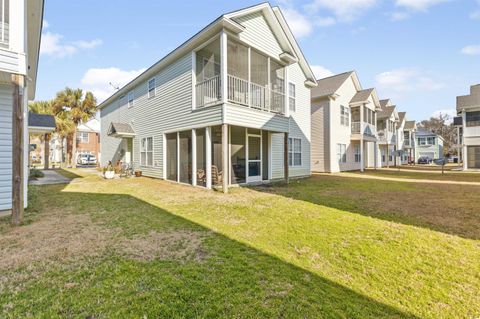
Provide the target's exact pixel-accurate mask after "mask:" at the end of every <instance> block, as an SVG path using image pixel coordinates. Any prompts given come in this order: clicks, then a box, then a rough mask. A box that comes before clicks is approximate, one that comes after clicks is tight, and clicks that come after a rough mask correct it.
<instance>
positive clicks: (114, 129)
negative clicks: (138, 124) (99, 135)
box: [108, 122, 135, 135]
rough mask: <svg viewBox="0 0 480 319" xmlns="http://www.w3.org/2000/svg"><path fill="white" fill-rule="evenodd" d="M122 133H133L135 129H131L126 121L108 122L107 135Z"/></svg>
mask: <svg viewBox="0 0 480 319" xmlns="http://www.w3.org/2000/svg"><path fill="white" fill-rule="evenodd" d="M115 134H118V135H122V134H128V135H133V134H135V131H134V130H133V128H132V126H131V125H130V124H128V123H113V122H112V124H110V128H109V130H108V135H115Z"/></svg>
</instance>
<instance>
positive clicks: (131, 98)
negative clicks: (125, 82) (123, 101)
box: [127, 90, 135, 108]
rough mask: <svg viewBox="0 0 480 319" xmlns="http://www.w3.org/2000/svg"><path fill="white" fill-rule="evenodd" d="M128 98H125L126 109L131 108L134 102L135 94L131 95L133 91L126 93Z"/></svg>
mask: <svg viewBox="0 0 480 319" xmlns="http://www.w3.org/2000/svg"><path fill="white" fill-rule="evenodd" d="M127 96H128V98H127V100H128V101H127V104H128V107H129V108H130V107H132V106H133V103H134V100H135V94H134V93H133V90H132V91H130V92H128V95H127Z"/></svg>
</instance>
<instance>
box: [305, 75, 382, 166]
mask: <svg viewBox="0 0 480 319" xmlns="http://www.w3.org/2000/svg"><path fill="white" fill-rule="evenodd" d="M317 85H318V86H317V87H316V88H313V89H312V90H311V116H312V118H311V121H312V124H311V125H312V157H311V161H312V170H313V171H317V172H330V173H334V172H340V171H349V170H362V171H363V170H364V169H365V168H366V167H378V166H379V163H378V161H377V160H378V155H377V152H378V145H377V143H378V139H377V125H376V123H377V111H378V110H379V109H380V101H379V99H378V96H377V93H376V90H375V89H373V88H370V89H365V90H364V89H362V87H361V85H360V81H359V80H358V76H357V73H356V72H355V71H350V72H346V73H341V74H337V75H334V76H331V77H328V78H324V79H321V80H318V81H317Z"/></svg>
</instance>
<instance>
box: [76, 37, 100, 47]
mask: <svg viewBox="0 0 480 319" xmlns="http://www.w3.org/2000/svg"><path fill="white" fill-rule="evenodd" d="M102 43H103V41H102V40H100V39H95V40H92V41H84V40H80V41H75V42H73V44H74V45H75V46H76V47H78V48H79V49H94V48H96V47H98V46H99V45H101V44H102Z"/></svg>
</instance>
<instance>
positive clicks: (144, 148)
mask: <svg viewBox="0 0 480 319" xmlns="http://www.w3.org/2000/svg"><path fill="white" fill-rule="evenodd" d="M149 139H151V143H152V147H151V150H149V147H148V146H149V145H148V140H149ZM154 145H155V142H154V138H153V136H148V137H143V138H142V139H141V140H140V166H143V167H153V166H154V165H153V162H154V153H153V149H154ZM144 153H145V161H143V158H144V157H143V156H142V155H143V154H144ZM149 154H151V156H152V161H151V164H149V163H148V155H149Z"/></svg>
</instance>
